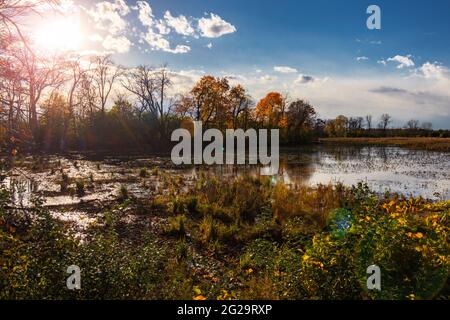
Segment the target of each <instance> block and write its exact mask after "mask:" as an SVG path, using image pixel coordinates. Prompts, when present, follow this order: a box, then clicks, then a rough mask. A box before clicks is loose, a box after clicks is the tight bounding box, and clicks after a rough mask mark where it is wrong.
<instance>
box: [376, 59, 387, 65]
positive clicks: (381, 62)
mask: <svg viewBox="0 0 450 320" xmlns="http://www.w3.org/2000/svg"><path fill="white" fill-rule="evenodd" d="M377 63H378V64H382V65H383V66H385V65H387V62H386V60H384V59H380V60H378V61H377Z"/></svg>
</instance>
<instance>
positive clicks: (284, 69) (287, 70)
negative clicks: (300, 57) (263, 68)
mask: <svg viewBox="0 0 450 320" xmlns="http://www.w3.org/2000/svg"><path fill="white" fill-rule="evenodd" d="M273 70H274V71H276V72H279V73H297V72H298V70H297V69H295V68H291V67H287V66H275V67H274V68H273Z"/></svg>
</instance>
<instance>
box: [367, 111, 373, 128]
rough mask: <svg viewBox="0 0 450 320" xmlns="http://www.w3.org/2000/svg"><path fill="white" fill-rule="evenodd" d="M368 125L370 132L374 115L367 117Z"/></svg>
mask: <svg viewBox="0 0 450 320" xmlns="http://www.w3.org/2000/svg"><path fill="white" fill-rule="evenodd" d="M366 125H367V129H368V130H369V131H370V130H372V115H370V114H368V115H367V116H366Z"/></svg>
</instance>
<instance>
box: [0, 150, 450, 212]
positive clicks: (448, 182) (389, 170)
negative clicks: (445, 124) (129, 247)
mask: <svg viewBox="0 0 450 320" xmlns="http://www.w3.org/2000/svg"><path fill="white" fill-rule="evenodd" d="M51 162H52V163H53V164H57V167H56V169H55V168H53V169H49V168H47V169H44V170H41V171H39V172H34V171H29V170H28V171H27V170H26V169H25V168H21V169H20V170H14V169H13V170H12V171H11V172H9V173H8V174H6V175H4V176H5V178H4V180H3V181H0V183H1V184H2V185H4V186H5V187H7V188H8V189H9V190H11V193H12V196H13V200H14V203H15V204H16V205H19V206H29V205H30V204H31V203H30V201H31V195H32V194H40V195H42V196H43V197H44V200H45V204H46V205H47V206H50V207H57V206H62V205H77V204H81V203H85V204H86V203H91V202H100V203H101V202H102V201H105V200H106V201H113V200H114V199H116V197H117V191H118V189H119V188H120V187H121V186H123V185H125V186H126V187H127V189H128V191H129V193H130V194H132V195H134V196H136V197H142V198H144V197H151V196H152V194H153V193H154V190H157V189H159V188H160V185H159V183H160V182H158V178H157V177H152V176H150V177H148V178H146V182H145V184H143V183H142V180H141V179H140V178H139V171H140V170H141V169H142V168H146V169H152V168H154V167H159V168H160V170H161V171H165V172H166V173H167V174H183V175H185V176H186V178H188V179H187V180H190V178H191V177H192V176H196V175H198V173H199V172H200V171H208V172H210V173H212V174H215V175H218V176H234V175H240V174H243V173H250V174H253V175H261V174H264V173H267V172H268V171H270V170H268V168H264V167H258V166H251V165H239V166H226V165H222V166H220V165H215V166H197V167H194V168H191V169H181V168H176V169H175V168H173V164H172V162H171V160H170V158H169V157H165V158H164V157H139V158H131V157H126V158H114V159H112V158H107V159H105V160H103V161H101V162H98V161H90V160H78V161H74V160H70V159H66V158H61V157H56V156H55V157H53V158H52V160H51ZM50 167H51V166H50ZM61 172H64V173H66V174H67V175H68V176H69V177H70V178H71V180H72V182H71V185H70V189H72V190H74V189H75V179H82V180H83V181H85V184H86V186H85V189H86V190H85V194H84V195H83V196H80V197H79V196H77V195H76V193H75V192H72V193H71V194H67V193H64V192H61V186H60V182H61ZM272 179H273V181H274V182H276V181H281V182H284V183H286V184H297V185H309V186H315V185H317V184H329V183H333V184H334V183H337V182H340V183H343V184H345V185H354V184H357V183H358V182H361V181H363V182H367V184H368V185H369V186H370V187H371V188H372V190H374V191H376V192H379V193H384V192H385V191H386V190H391V191H393V192H397V193H402V194H404V195H414V196H423V197H426V198H431V199H437V200H439V199H444V200H449V199H450V153H443V152H428V151H421V150H407V149H403V148H398V147H386V146H366V147H360V146H326V145H324V146H313V147H304V148H296V149H285V150H281V154H280V168H279V174H278V175H277V176H273V177H272Z"/></svg>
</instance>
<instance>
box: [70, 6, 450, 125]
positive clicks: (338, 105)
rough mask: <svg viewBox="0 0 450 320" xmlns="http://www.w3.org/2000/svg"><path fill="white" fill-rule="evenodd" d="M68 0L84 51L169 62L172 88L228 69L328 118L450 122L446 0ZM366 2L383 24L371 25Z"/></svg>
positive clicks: (256, 92)
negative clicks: (386, 116) (383, 116)
mask: <svg viewBox="0 0 450 320" xmlns="http://www.w3.org/2000/svg"><path fill="white" fill-rule="evenodd" d="M64 2H65V3H67V7H68V8H69V7H70V9H68V11H70V12H71V13H72V14H76V15H77V16H78V17H79V19H81V20H82V26H83V27H82V28H83V33H84V34H85V38H86V39H84V42H83V48H82V49H83V50H84V51H88V50H96V51H106V52H109V53H112V54H114V59H115V61H116V62H118V63H120V64H121V65H124V66H129V67H131V66H135V65H138V64H148V65H154V66H158V65H161V64H163V63H167V64H168V65H169V67H170V68H171V69H172V70H173V72H174V77H175V78H176V79H175V81H174V82H175V84H176V88H174V90H175V91H186V90H188V89H189V88H190V87H191V86H192V85H193V84H194V83H195V81H196V80H198V78H199V77H200V76H202V75H205V74H212V75H215V76H227V77H229V78H230V81H232V82H240V83H242V84H243V85H244V86H245V87H247V88H248V90H249V91H250V93H251V94H252V96H253V97H254V98H255V99H259V98H261V97H262V96H264V95H265V93H267V92H269V91H272V90H277V91H281V92H282V93H286V94H289V97H290V98H292V99H293V98H304V99H307V100H309V101H310V102H312V103H313V104H314V105H315V106H316V108H317V110H318V111H319V114H320V116H322V117H324V118H331V117H335V116H337V115H339V114H345V115H348V116H364V115H365V114H369V113H370V114H373V115H374V117H378V116H379V115H381V114H382V113H385V112H388V113H390V114H392V115H393V116H394V119H395V121H396V122H395V124H396V125H401V124H403V123H405V122H406V121H407V120H409V119H411V118H418V119H420V120H422V121H432V122H433V123H434V126H435V128H450V69H449V68H450V54H449V52H450V1H448V0H433V1H425V0H420V1H407V0H389V1H387V0H376V1H365V0H345V1H334V0H315V1H300V0H296V1H294V0H291V1H287V0H284V1H283V0H281V1H267V0H239V1H238V0H227V1H225V0H183V1H181V0H150V1H134V0H133V1H128V0H127V1H125V0H101V1H84V0H73V1H72V0H65V1H64ZM371 4H376V5H378V6H379V7H380V8H381V19H382V29H381V30H369V29H368V28H367V27H366V20H367V18H368V16H369V15H368V14H367V13H366V9H367V7H368V6H369V5H371ZM80 49H81V48H80ZM83 50H81V51H83Z"/></svg>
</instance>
